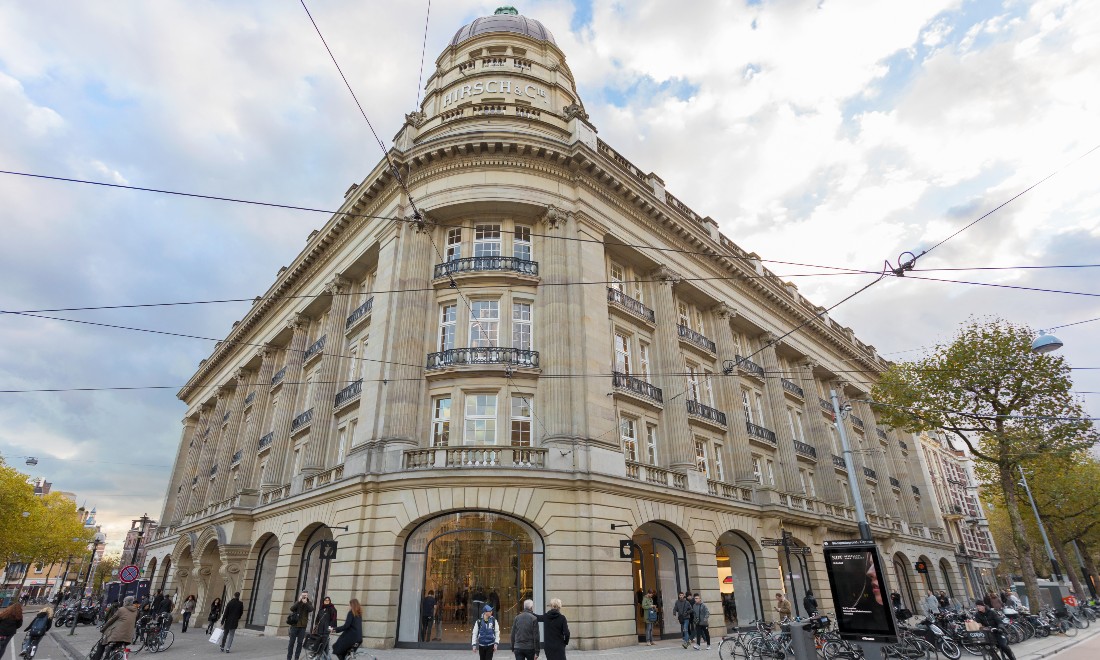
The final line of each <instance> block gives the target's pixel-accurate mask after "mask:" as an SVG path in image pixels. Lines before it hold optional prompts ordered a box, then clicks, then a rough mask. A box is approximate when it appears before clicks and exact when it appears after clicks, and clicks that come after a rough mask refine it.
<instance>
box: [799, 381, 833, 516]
mask: <svg viewBox="0 0 1100 660" xmlns="http://www.w3.org/2000/svg"><path fill="white" fill-rule="evenodd" d="M816 366H817V365H816V364H814V363H813V362H811V361H809V360H804V361H802V362H800V363H799V365H798V369H799V373H800V374H801V376H802V379H801V380H802V393H803V400H804V401H805V404H804V405H803V407H802V418H803V421H804V422H805V423H806V424H805V426H806V433H807V437H806V439H807V440H808V441H809V442H810V444H812V445H813V447H814V449H815V450H816V451H817V468H816V469H815V470H814V487H815V488H817V495H818V497H820V498H821V499H823V500H825V501H826V502H829V503H830V504H843V503H844V496H843V495H842V494H841V493H840V484H839V483H837V481H836V475H835V474H834V472H835V471H834V470H833V443H832V436H831V435H830V433H829V422H827V421H825V418H824V417H822V416H821V407H820V404H819V402H818V398H819V395H818V390H817V380H816V379H815V378H814V368H815V367H816Z"/></svg>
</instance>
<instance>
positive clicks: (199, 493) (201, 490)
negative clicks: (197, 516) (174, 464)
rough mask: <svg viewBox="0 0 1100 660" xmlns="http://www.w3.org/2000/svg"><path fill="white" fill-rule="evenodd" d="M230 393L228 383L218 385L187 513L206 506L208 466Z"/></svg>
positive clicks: (211, 465) (216, 442)
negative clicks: (196, 481) (196, 480)
mask: <svg viewBox="0 0 1100 660" xmlns="http://www.w3.org/2000/svg"><path fill="white" fill-rule="evenodd" d="M232 394H233V391H232V389H230V387H229V386H228V385H222V386H220V387H218V394H217V400H216V401H215V403H214V411H213V412H212V413H211V414H210V417H208V418H207V426H206V428H207V429H209V431H210V432H209V433H206V432H205V431H204V432H203V435H205V436H206V437H205V438H204V439H203V444H202V453H201V454H200V455H199V461H198V465H197V466H196V470H195V476H197V477H198V478H199V480H198V483H196V484H195V489H194V490H193V491H192V493H191V501H190V502H188V505H187V506H188V509H187V512H188V513H190V512H191V511H194V510H195V509H201V508H203V507H204V506H206V494H207V493H208V492H210V468H211V467H213V466H214V456H215V453H216V452H217V449H218V438H219V436H220V430H221V424H222V416H224V415H225V410H226V407H227V406H228V405H229V399H230V397H231V396H232ZM219 469H220V468H219Z"/></svg>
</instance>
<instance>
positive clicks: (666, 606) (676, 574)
mask: <svg viewBox="0 0 1100 660" xmlns="http://www.w3.org/2000/svg"><path fill="white" fill-rule="evenodd" d="M631 543H632V545H633V548H634V559H633V560H632V563H631V573H632V575H633V577H634V606H635V607H634V618H635V620H636V622H637V628H638V638H639V639H645V623H646V622H645V612H643V611H642V598H643V597H644V596H645V593H646V592H647V591H649V590H650V589H653V590H654V591H655V592H656V597H655V599H654V601H655V603H656V604H657V614H658V616H657V623H656V625H654V626H653V635H654V637H663V636H664V635H668V636H669V637H679V635H680V624H679V623H678V622H677V621H676V615H675V614H674V613H673V604H674V603H675V602H676V598H677V596H678V595H679V592H681V591H685V592H686V591H689V590H690V589H691V584H690V582H689V580H688V571H687V549H686V547H685V546H684V542H683V540H681V537H680V536H679V535H678V534H677V533H676V532H674V531H673V530H672V528H671V527H669V526H668V525H665V524H664V523H660V522H648V523H646V524H644V525H642V526H641V527H639V528H638V529H637V531H635V532H634V538H633V539H632V541H631Z"/></svg>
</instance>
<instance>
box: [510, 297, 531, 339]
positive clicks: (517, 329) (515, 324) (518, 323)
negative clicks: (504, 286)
mask: <svg viewBox="0 0 1100 660" xmlns="http://www.w3.org/2000/svg"><path fill="white" fill-rule="evenodd" d="M512 348H518V349H521V350H524V351H529V350H531V303H529V302H514V303H512Z"/></svg>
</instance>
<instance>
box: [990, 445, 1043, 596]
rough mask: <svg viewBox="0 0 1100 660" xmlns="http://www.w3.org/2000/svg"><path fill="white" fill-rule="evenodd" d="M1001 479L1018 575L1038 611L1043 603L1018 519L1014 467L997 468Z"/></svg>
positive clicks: (1029, 552)
mask: <svg viewBox="0 0 1100 660" xmlns="http://www.w3.org/2000/svg"><path fill="white" fill-rule="evenodd" d="M998 473H999V476H1000V478H1001V490H1002V491H1003V493H1004V496H1005V509H1006V510H1007V511H1008V520H1009V523H1011V525H1012V545H1014V546H1016V556H1017V557H1018V558H1019V560H1020V573H1022V574H1023V578H1024V590H1025V591H1027V597H1028V600H1029V601H1030V608H1031V610H1032V611H1033V612H1037V611H1039V606H1040V604H1041V603H1042V602H1043V601H1042V600H1040V598H1039V580H1038V578H1036V577H1035V563H1034V562H1033V561H1032V560H1031V543H1029V542H1028V540H1027V531H1026V530H1025V529H1024V521H1023V518H1021V517H1020V506H1019V502H1017V501H1016V466H1015V465H1004V464H1001V465H999V466H998Z"/></svg>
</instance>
